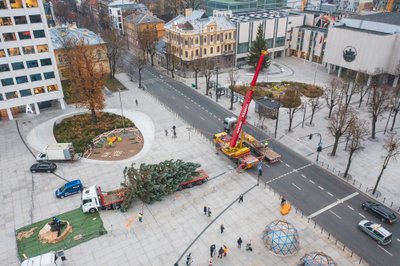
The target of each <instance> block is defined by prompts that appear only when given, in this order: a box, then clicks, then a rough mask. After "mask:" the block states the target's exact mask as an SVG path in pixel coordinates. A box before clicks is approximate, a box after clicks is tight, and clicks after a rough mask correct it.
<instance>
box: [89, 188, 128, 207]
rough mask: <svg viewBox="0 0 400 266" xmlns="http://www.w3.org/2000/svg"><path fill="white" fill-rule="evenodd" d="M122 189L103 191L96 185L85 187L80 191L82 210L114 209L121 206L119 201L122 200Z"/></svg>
mask: <svg viewBox="0 0 400 266" xmlns="http://www.w3.org/2000/svg"><path fill="white" fill-rule="evenodd" d="M124 190H125V189H124V188H119V189H116V190H113V191H109V192H103V191H101V188H100V186H98V185H94V186H92V187H90V188H85V189H84V190H83V192H82V210H83V212H90V213H94V212H97V211H99V210H116V209H119V208H121V203H122V202H123V201H124Z"/></svg>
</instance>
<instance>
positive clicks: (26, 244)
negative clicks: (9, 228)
mask: <svg viewBox="0 0 400 266" xmlns="http://www.w3.org/2000/svg"><path fill="white" fill-rule="evenodd" d="M57 217H58V218H60V219H61V220H63V221H68V222H69V223H70V225H71V226H72V232H71V233H70V234H69V235H68V236H67V238H65V239H64V240H63V241H60V242H58V243H56V244H43V243H42V242H40V241H39V238H38V235H39V231H40V230H41V229H42V228H43V226H44V225H45V224H46V223H48V222H50V221H51V219H52V217H51V218H48V219H46V220H43V221H40V222H37V223H34V224H31V225H28V226H24V227H22V228H20V229H18V230H17V234H18V233H19V232H21V231H28V230H29V229H31V228H33V227H36V230H35V232H34V233H33V234H32V235H31V236H30V237H28V238H24V239H22V240H17V248H18V256H19V258H20V259H22V260H23V258H24V257H23V255H22V254H25V255H26V256H27V257H29V258H31V257H35V256H38V255H41V254H43V253H47V252H49V251H52V250H53V251H58V250H61V249H64V250H66V249H69V248H71V247H74V246H76V245H79V244H81V243H83V242H86V241H89V240H90V239H93V238H96V237H99V236H101V235H104V234H106V233H107V231H106V230H105V228H104V226H103V221H102V220H101V218H100V215H99V213H93V214H91V213H83V212H82V210H81V209H76V210H72V211H69V212H65V213H63V214H60V215H58V216H57ZM77 235H82V238H81V239H79V240H74V239H73V237H74V236H77Z"/></svg>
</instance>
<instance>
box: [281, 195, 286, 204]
mask: <svg viewBox="0 0 400 266" xmlns="http://www.w3.org/2000/svg"><path fill="white" fill-rule="evenodd" d="M285 203H286V199H285V197H284V196H282V197H281V206H283V205H285Z"/></svg>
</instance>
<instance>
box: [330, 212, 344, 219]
mask: <svg viewBox="0 0 400 266" xmlns="http://www.w3.org/2000/svg"><path fill="white" fill-rule="evenodd" d="M329 212H330V213H332V214H333V215H335V216H336V217H337V218H339V219H342V217H340V216H339V215H337V214H336V213H334V212H333V211H331V210H329Z"/></svg>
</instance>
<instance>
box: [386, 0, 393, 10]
mask: <svg viewBox="0 0 400 266" xmlns="http://www.w3.org/2000/svg"><path fill="white" fill-rule="evenodd" d="M393 2H394V0H389V1H388V2H387V4H386V12H392V10H393Z"/></svg>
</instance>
